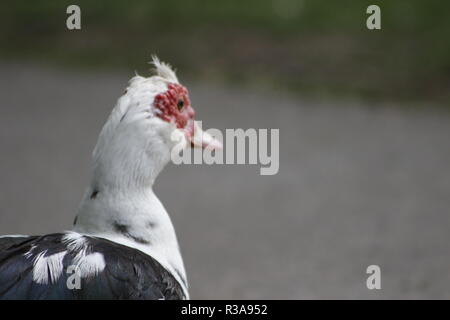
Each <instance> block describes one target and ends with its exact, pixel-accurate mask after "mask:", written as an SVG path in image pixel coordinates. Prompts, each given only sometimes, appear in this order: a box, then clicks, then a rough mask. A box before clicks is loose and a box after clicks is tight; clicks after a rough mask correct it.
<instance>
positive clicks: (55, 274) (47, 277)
mask: <svg viewBox="0 0 450 320" xmlns="http://www.w3.org/2000/svg"><path fill="white" fill-rule="evenodd" d="M46 253H47V251H43V252H41V253H39V254H38V255H37V256H36V257H35V258H34V260H33V265H34V267H33V280H34V281H35V282H36V283H39V284H47V283H49V282H50V283H55V282H56V281H58V280H59V278H60V277H61V275H62V272H63V268H64V266H63V259H64V256H65V255H66V252H65V251H63V252H60V253H55V254H52V255H51V256H48V257H45V254H46Z"/></svg>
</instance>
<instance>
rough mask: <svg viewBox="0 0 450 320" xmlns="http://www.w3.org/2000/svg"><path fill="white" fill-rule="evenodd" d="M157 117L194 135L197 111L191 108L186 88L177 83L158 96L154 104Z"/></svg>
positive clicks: (170, 85)
mask: <svg viewBox="0 0 450 320" xmlns="http://www.w3.org/2000/svg"><path fill="white" fill-rule="evenodd" d="M153 105H154V107H155V108H156V110H157V111H156V116H158V117H159V118H161V119H162V120H165V121H167V122H170V123H173V124H175V125H176V127H177V128H178V129H186V130H187V131H188V132H187V133H189V134H193V132H191V130H192V131H193V121H194V116H195V111H194V109H193V108H192V106H191V102H190V100H189V94H188V91H187V89H186V88H185V87H183V86H182V85H180V84H177V83H170V84H169V85H168V89H167V91H165V92H163V93H160V94H158V95H157V96H156V97H155V100H154V102H153Z"/></svg>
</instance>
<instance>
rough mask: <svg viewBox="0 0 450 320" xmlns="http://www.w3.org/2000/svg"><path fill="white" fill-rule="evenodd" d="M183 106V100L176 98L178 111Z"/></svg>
mask: <svg viewBox="0 0 450 320" xmlns="http://www.w3.org/2000/svg"><path fill="white" fill-rule="evenodd" d="M183 106H184V101H183V100H178V104H177V107H178V111H181V109H183Z"/></svg>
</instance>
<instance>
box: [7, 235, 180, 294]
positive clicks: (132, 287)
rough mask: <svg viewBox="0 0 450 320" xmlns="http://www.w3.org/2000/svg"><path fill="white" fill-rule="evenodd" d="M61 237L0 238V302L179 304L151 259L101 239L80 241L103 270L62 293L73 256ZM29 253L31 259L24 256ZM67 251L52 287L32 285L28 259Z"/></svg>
mask: <svg viewBox="0 0 450 320" xmlns="http://www.w3.org/2000/svg"><path fill="white" fill-rule="evenodd" d="M63 237H64V234H51V235H46V236H42V237H23V238H8V237H7V238H0V299H51V300H60V299H80V300H85V299H145V300H149V299H151V300H155V299H166V300H169V299H170V300H171V299H184V298H185V296H184V292H183V289H182V288H181V286H180V284H179V283H178V281H177V280H176V279H175V278H174V277H173V276H172V275H171V274H170V273H169V272H168V271H167V270H166V269H164V268H163V267H162V266H161V265H160V264H159V263H158V262H157V261H156V260H155V259H153V258H152V257H150V256H148V255H146V254H144V253H143V252H141V251H139V250H136V249H133V248H130V247H126V246H123V245H120V244H117V243H114V242H111V241H108V240H106V239H102V238H96V237H87V236H86V237H85V240H86V241H87V246H88V247H89V250H90V251H91V252H99V253H101V254H102V255H103V257H104V260H105V265H106V266H105V269H104V270H103V271H102V272H100V273H99V274H97V275H96V276H92V277H90V278H83V279H82V280H81V289H79V290H76V289H72V290H71V289H68V287H67V280H68V278H69V276H70V274H67V273H66V272H65V271H66V270H67V268H68V267H69V266H70V264H71V261H72V260H73V259H74V258H75V255H76V254H77V252H72V251H70V250H69V251H68V250H67V249H68V248H67V244H66V243H64V242H63V241H62V240H63ZM32 248H34V249H33V250H32V256H28V257H26V256H25V254H26V253H27V252H30V250H31V249H32ZM44 251H45V254H44V256H49V255H52V254H55V253H60V252H63V251H67V253H66V255H65V256H64V259H63V270H64V272H63V273H62V274H61V276H60V278H59V279H58V280H57V281H56V282H55V283H49V284H38V283H36V282H35V281H33V267H34V266H33V258H34V257H35V255H36V254H39V253H42V252H44Z"/></svg>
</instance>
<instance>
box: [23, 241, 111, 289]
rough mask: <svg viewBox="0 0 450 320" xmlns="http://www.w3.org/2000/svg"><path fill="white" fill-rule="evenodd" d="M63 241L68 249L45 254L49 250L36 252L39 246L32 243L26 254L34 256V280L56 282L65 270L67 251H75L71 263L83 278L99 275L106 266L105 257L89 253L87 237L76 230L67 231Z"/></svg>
mask: <svg viewBox="0 0 450 320" xmlns="http://www.w3.org/2000/svg"><path fill="white" fill-rule="evenodd" d="M62 241H63V243H64V244H66V246H67V251H62V252H59V253H55V254H52V255H50V256H45V255H46V253H47V250H44V251H42V252H40V253H35V252H34V251H35V250H36V248H37V246H36V245H32V246H31V248H30V250H29V251H28V252H26V253H25V254H24V256H25V257H26V258H27V259H30V258H33V257H34V258H33V281H34V282H36V283H38V284H49V283H51V284H53V283H56V282H57V281H58V280H59V278H60V277H61V275H62V274H63V272H64V263H63V261H64V257H65V256H66V254H67V253H75V257H74V258H73V260H72V261H71V262H70V263H69V265H71V266H75V267H76V268H77V269H78V270H79V273H78V274H79V275H80V277H81V278H89V277H93V276H96V275H98V274H99V273H100V272H102V271H103V270H104V269H105V267H106V263H105V258H104V256H103V254H101V253H100V252H92V253H88V249H89V246H88V242H87V239H86V238H85V237H84V236H83V235H81V234H79V233H76V232H68V233H66V234H65V235H64V236H63V238H62Z"/></svg>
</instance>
